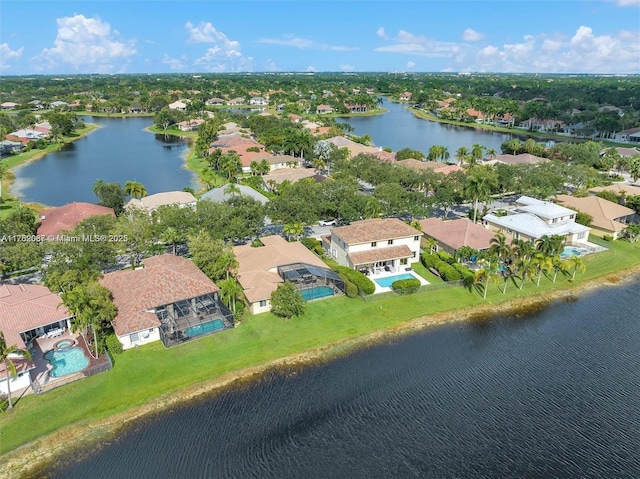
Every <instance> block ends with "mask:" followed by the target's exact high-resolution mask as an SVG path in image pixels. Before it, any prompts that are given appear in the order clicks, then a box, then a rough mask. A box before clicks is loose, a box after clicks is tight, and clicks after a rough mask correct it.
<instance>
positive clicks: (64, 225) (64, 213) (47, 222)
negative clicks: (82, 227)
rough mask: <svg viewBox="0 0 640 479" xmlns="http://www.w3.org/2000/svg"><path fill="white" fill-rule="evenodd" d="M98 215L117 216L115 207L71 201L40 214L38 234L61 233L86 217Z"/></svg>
mask: <svg viewBox="0 0 640 479" xmlns="http://www.w3.org/2000/svg"><path fill="white" fill-rule="evenodd" d="M96 215H111V216H115V215H116V214H115V213H114V212H113V208H106V207H104V206H99V205H94V204H92V203H69V204H67V205H64V206H60V207H59V208H48V209H46V210H44V211H42V213H41V214H40V218H41V223H40V226H39V227H38V234H39V235H44V236H49V235H59V234H60V233H61V232H62V231H64V230H69V229H71V228H73V227H74V226H76V225H77V224H78V223H80V222H81V221H82V220H84V219H85V218H89V217H91V216H96Z"/></svg>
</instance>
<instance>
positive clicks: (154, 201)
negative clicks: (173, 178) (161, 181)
mask: <svg viewBox="0 0 640 479" xmlns="http://www.w3.org/2000/svg"><path fill="white" fill-rule="evenodd" d="M196 201H197V200H196V198H195V196H193V195H192V194H191V193H189V192H187V191H165V192H163V193H156V194H155V195H149V196H145V197H144V198H140V199H138V198H132V199H130V200H129V201H128V202H127V204H126V205H124V208H125V209H127V208H142V209H146V210H147V211H148V212H149V213H151V212H152V211H154V210H156V209H158V208H159V207H160V206H167V205H178V206H181V207H185V206H192V207H195V206H196Z"/></svg>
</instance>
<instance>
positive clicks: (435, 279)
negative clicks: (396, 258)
mask: <svg viewBox="0 0 640 479" xmlns="http://www.w3.org/2000/svg"><path fill="white" fill-rule="evenodd" d="M411 269H413V270H414V271H415V272H416V273H418V274H419V275H420V276H422V277H423V278H424V279H426V280H427V281H429V284H438V283H444V280H443V279H442V278H440V277H439V276H436V275H435V274H433V273H432V272H431V271H429V270H428V269H427V268H425V267H424V266H423V265H422V263H413V264H412V265H411Z"/></svg>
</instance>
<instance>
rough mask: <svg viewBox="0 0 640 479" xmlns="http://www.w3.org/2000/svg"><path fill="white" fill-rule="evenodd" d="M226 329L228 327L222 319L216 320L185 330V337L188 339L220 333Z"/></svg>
mask: <svg viewBox="0 0 640 479" xmlns="http://www.w3.org/2000/svg"><path fill="white" fill-rule="evenodd" d="M226 327H227V326H226V325H225V324H224V321H222V320H221V319H214V320H213V321H207V322H206V323H202V324H198V325H196V326H189V327H188V328H187V329H185V330H184V335H185V336H187V337H194V336H202V335H203V334H208V333H213V332H214V331H220V330H221V329H224V328H226Z"/></svg>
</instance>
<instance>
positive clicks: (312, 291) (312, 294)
mask: <svg viewBox="0 0 640 479" xmlns="http://www.w3.org/2000/svg"><path fill="white" fill-rule="evenodd" d="M300 294H301V295H302V298H303V299H304V300H305V301H311V300H314V299H320V298H326V297H328V296H333V289H332V288H330V287H329V286H318V287H316V288H309V289H303V290H301V291H300Z"/></svg>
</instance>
